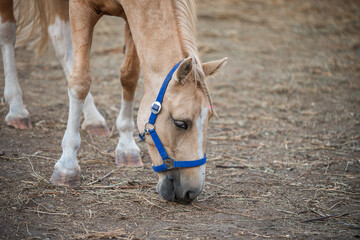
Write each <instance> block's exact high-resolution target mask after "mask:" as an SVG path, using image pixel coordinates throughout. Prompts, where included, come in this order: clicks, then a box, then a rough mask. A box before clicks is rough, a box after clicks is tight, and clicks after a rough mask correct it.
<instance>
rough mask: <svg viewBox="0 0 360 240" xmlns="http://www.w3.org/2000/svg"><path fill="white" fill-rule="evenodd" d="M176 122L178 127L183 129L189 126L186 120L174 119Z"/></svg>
mask: <svg viewBox="0 0 360 240" xmlns="http://www.w3.org/2000/svg"><path fill="white" fill-rule="evenodd" d="M174 124H175V126H176V127H178V128H182V129H185V130H186V129H187V128H188V125H187V124H186V122H184V121H180V120H174Z"/></svg>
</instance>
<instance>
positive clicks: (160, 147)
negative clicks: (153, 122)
mask: <svg viewBox="0 0 360 240" xmlns="http://www.w3.org/2000/svg"><path fill="white" fill-rule="evenodd" d="M149 133H150V136H151V137H152V139H153V141H154V143H155V147H156V148H157V150H158V152H159V154H160V156H161V158H162V160H165V159H168V158H169V156H168V155H167V153H166V150H165V148H164V146H163V145H162V143H161V141H160V138H159V136H158V135H157V133H156V132H155V128H153V129H151V130H150V131H149Z"/></svg>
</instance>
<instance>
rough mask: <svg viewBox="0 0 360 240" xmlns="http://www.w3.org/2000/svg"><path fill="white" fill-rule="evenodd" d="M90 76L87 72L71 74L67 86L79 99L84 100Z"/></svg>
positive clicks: (87, 91)
mask: <svg viewBox="0 0 360 240" xmlns="http://www.w3.org/2000/svg"><path fill="white" fill-rule="evenodd" d="M90 85H91V76H90V73H87V74H84V73H83V74H72V75H71V76H70V79H69V83H68V88H69V90H70V91H74V92H75V93H76V95H77V97H78V98H79V99H80V100H85V98H86V96H87V95H88V93H89V91H90Z"/></svg>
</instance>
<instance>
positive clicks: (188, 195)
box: [156, 169, 204, 204]
mask: <svg viewBox="0 0 360 240" xmlns="http://www.w3.org/2000/svg"><path fill="white" fill-rule="evenodd" d="M183 170H184V169H173V170H171V171H167V172H164V173H162V176H161V177H160V181H159V183H158V185H157V187H156V190H157V192H158V193H160V195H161V197H162V198H164V199H165V200H167V201H171V202H179V203H182V204H188V203H190V202H192V201H193V200H194V199H195V198H196V197H197V196H198V195H199V194H200V193H201V191H202V189H203V185H204V181H203V180H202V181H198V180H196V179H198V178H195V179H192V178H188V177H187V176H182V175H184V174H185V175H186V173H184V171H183Z"/></svg>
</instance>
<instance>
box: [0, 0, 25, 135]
mask: <svg viewBox="0 0 360 240" xmlns="http://www.w3.org/2000/svg"><path fill="white" fill-rule="evenodd" d="M0 17H1V20H0V22H1V23H0V45H1V53H2V57H3V61H4V72H5V91H4V96H5V100H6V102H8V103H9V106H10V109H9V113H8V114H7V115H6V118H5V121H6V124H7V125H9V126H12V127H14V128H18V129H29V128H32V125H31V122H30V119H29V112H28V111H27V110H26V108H25V106H24V104H23V101H22V91H21V89H20V85H19V82H18V78H17V74H16V65H15V51H14V45H15V39H16V23H15V18H14V12H13V1H12V0H2V1H0Z"/></svg>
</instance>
